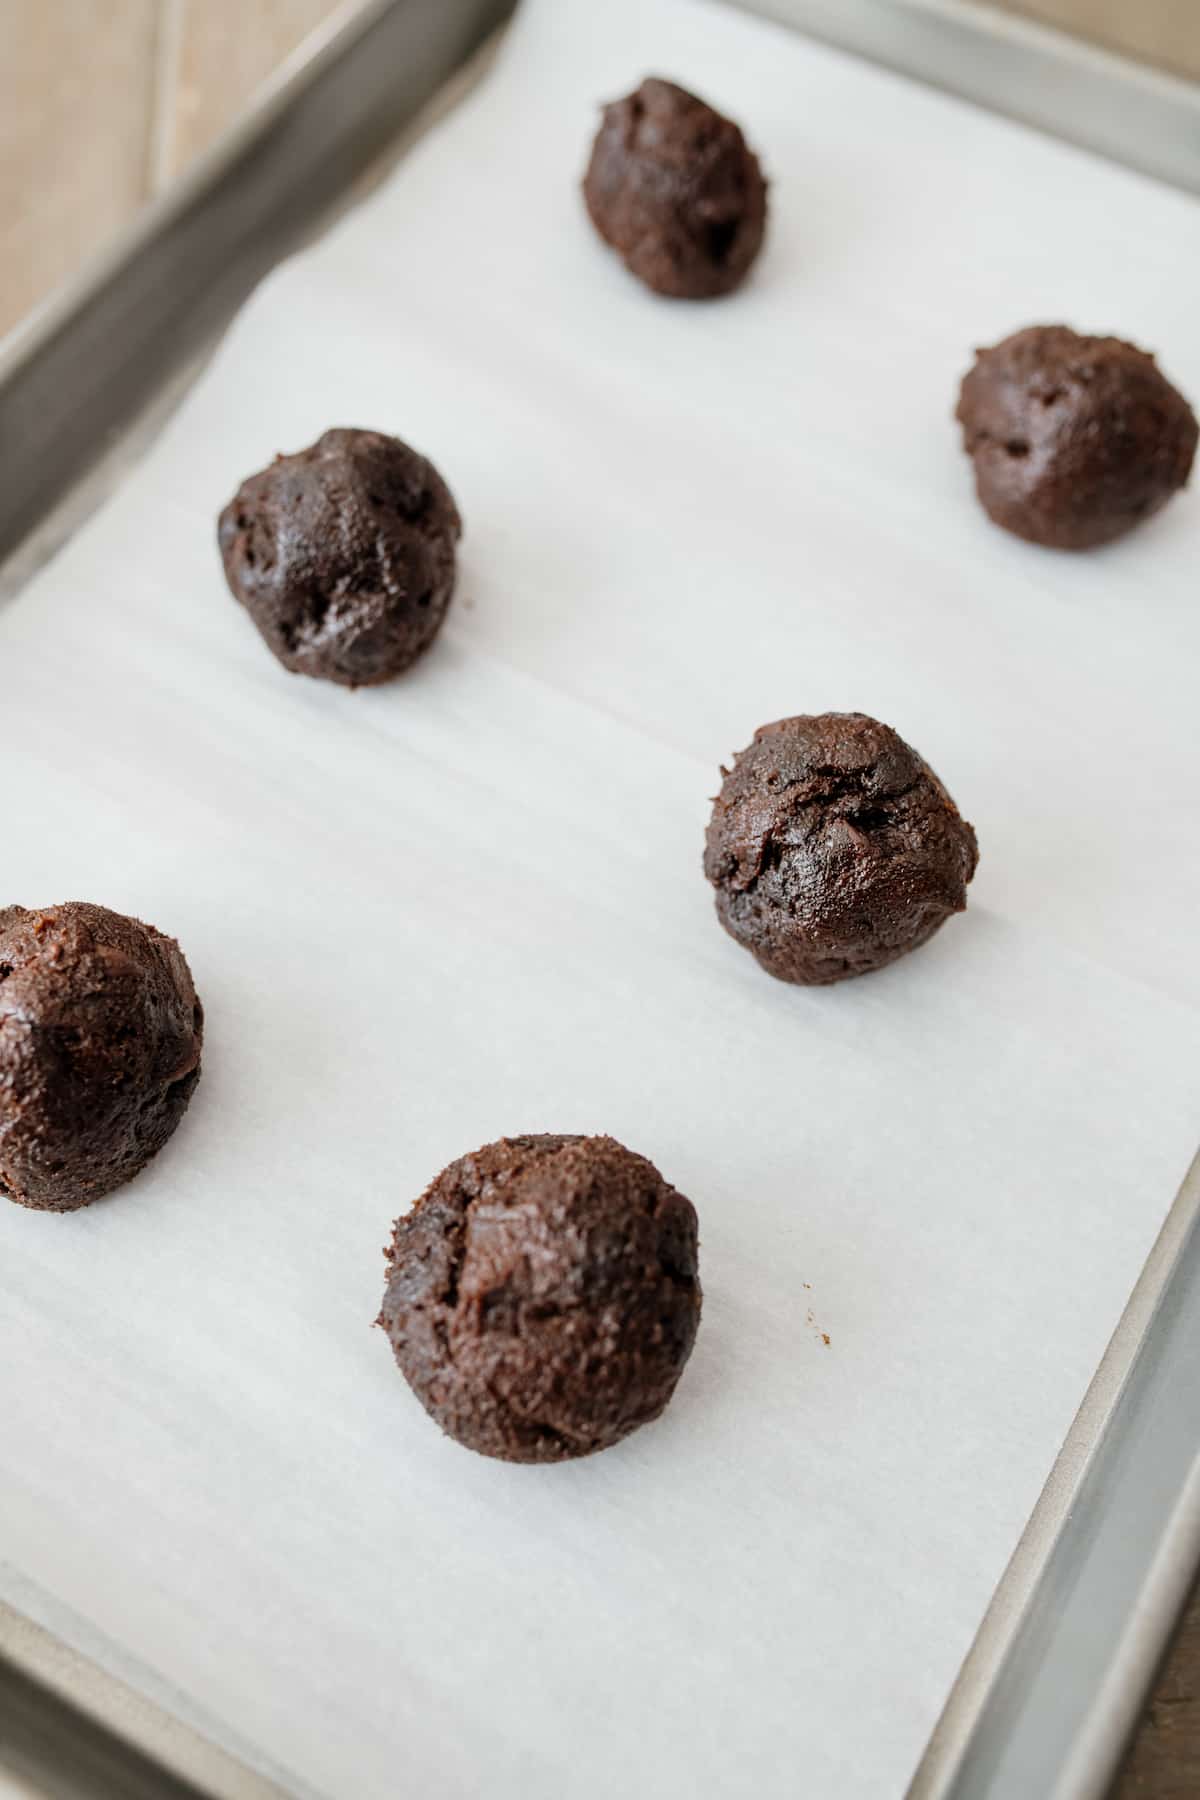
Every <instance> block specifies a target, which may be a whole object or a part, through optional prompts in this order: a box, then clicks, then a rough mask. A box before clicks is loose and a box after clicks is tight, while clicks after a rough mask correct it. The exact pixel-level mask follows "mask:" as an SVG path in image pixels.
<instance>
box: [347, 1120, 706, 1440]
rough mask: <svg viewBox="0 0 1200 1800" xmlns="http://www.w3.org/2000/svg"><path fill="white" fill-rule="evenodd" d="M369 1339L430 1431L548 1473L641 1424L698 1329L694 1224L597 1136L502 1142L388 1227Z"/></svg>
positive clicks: (453, 1168)
mask: <svg viewBox="0 0 1200 1800" xmlns="http://www.w3.org/2000/svg"><path fill="white" fill-rule="evenodd" d="M386 1254H387V1258H388V1279H387V1287H386V1290H385V1293H384V1299H383V1310H382V1312H381V1313H380V1315H379V1319H378V1323H379V1324H380V1325H382V1326H383V1328H384V1330H385V1331H386V1332H387V1334H388V1337H389V1339H390V1340H391V1345H392V1349H393V1351H394V1352H395V1357H396V1361H397V1363H398V1364H399V1365H400V1368H401V1370H402V1372H403V1374H404V1376H405V1378H406V1380H407V1381H408V1383H409V1385H410V1386H411V1387H412V1389H413V1392H414V1393H415V1394H416V1396H417V1398H418V1399H419V1400H420V1402H421V1404H422V1405H423V1406H424V1408H425V1410H426V1411H427V1412H428V1413H429V1414H430V1416H431V1417H432V1418H434V1419H436V1420H437V1422H438V1424H439V1425H440V1426H441V1427H442V1429H443V1431H446V1432H448V1433H449V1435H450V1436H451V1437H452V1438H456V1439H457V1440H458V1442H459V1443H460V1444H465V1445H466V1447H467V1448H468V1449H469V1450H478V1451H479V1452H480V1453H481V1454H482V1455H484V1456H498V1457H502V1458H503V1459H504V1460H505V1461H508V1462H561V1461H562V1460H564V1459H565V1458H567V1457H572V1456H588V1455H590V1453H591V1452H592V1451H593V1450H604V1449H606V1448H607V1447H608V1446H609V1445H610V1444H615V1443H617V1442H618V1440H619V1439H621V1438H623V1437H625V1436H626V1435H627V1433H629V1432H631V1431H635V1430H636V1429H637V1427H638V1426H639V1425H645V1424H646V1423H647V1421H648V1420H650V1419H655V1418H657V1417H658V1415H659V1413H660V1412H662V1410H663V1408H664V1407H665V1406H666V1404H667V1401H668V1400H669V1399H670V1398H671V1394H672V1392H673V1391H674V1388H675V1383H676V1382H677V1381H678V1379H679V1376H680V1373H681V1371H682V1369H683V1365H684V1364H685V1363H686V1361H687V1359H688V1356H689V1355H690V1353H691V1348H692V1343H693V1341H694V1339H695V1336H696V1327H697V1325H698V1323H699V1319H700V1282H699V1278H698V1275H697V1264H696V1214H695V1210H694V1208H693V1207H692V1204H691V1202H690V1201H689V1200H685V1199H684V1197H683V1195H682V1194H677V1193H676V1191H675V1189H674V1188H673V1187H671V1186H670V1185H669V1184H668V1183H667V1182H665V1181H664V1180H663V1178H662V1176H661V1175H660V1174H659V1173H658V1170H657V1169H656V1168H655V1167H654V1165H653V1163H649V1162H647V1161H646V1159H645V1157H643V1156H635V1155H634V1154H633V1152H632V1151H631V1150H626V1149H624V1148H623V1146H622V1145H620V1144H618V1143H617V1142H615V1140H614V1139H612V1138H608V1137H557V1136H546V1137H516V1138H501V1139H500V1141H499V1142H498V1143H495V1144H488V1145H487V1146H486V1147H485V1148H484V1149H482V1150H477V1151H476V1152H475V1153H474V1155H471V1156H463V1157H460V1158H459V1159H458V1161H457V1162H453V1163H451V1164H450V1166H449V1168H447V1169H444V1170H443V1171H442V1173H441V1174H440V1175H439V1176H438V1178H437V1180H436V1181H435V1182H434V1183H433V1185H432V1186H431V1187H430V1188H428V1189H427V1190H426V1192H425V1193H424V1194H423V1195H422V1196H421V1198H420V1199H419V1200H418V1201H417V1203H416V1205H415V1206H414V1207H413V1208H412V1210H411V1212H408V1213H406V1214H405V1215H404V1217H403V1218H401V1219H398V1220H397V1221H396V1229H395V1236H394V1239H393V1242H392V1245H391V1248H390V1250H388V1251H387V1252H386Z"/></svg>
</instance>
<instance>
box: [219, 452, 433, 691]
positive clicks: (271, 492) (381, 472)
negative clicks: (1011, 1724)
mask: <svg viewBox="0 0 1200 1800" xmlns="http://www.w3.org/2000/svg"><path fill="white" fill-rule="evenodd" d="M461 532H462V521H461V519H460V518H459V515H458V508H457V507H456V506H455V504H454V496H453V495H452V494H451V492H450V489H449V488H448V487H447V486H446V484H445V482H444V481H443V480H442V478H441V476H440V475H439V474H438V472H437V470H436V469H435V468H434V466H433V464H432V463H431V462H427V461H426V459H425V458H424V457H423V456H418V454H417V452H416V451H415V450H410V449H409V447H408V445H407V444H402V443H401V442H400V439H399V438H393V437H385V436H384V434H383V433H382V432H381V431H350V430H337V431H327V432H326V433H325V434H324V436H323V437H320V438H318V439H317V441H316V443H315V444H313V445H312V446H311V448H310V449H308V450H300V451H298V452H297V453H296V455H294V456H277V457H276V458H275V461H274V462H273V463H272V464H271V465H270V467H269V468H266V469H262V470H261V471H260V472H259V473H258V474H257V475H251V476H250V478H249V480H248V481H244V482H243V483H242V485H241V487H240V488H239V489H238V491H237V493H236V494H235V496H234V498H233V499H232V500H231V501H230V502H229V505H228V506H227V507H226V508H225V510H224V512H223V513H222V514H221V518H220V522H219V525H218V538H219V541H220V546H221V557H222V560H223V561H224V564H225V578H226V580H227V581H228V583H229V590H230V592H231V593H232V595H233V597H234V599H235V600H240V601H241V603H242V605H243V606H244V607H245V608H246V611H247V612H248V613H249V614H250V617H251V618H252V619H253V620H254V623H255V624H256V625H257V627H258V629H259V632H260V633H261V635H262V637H263V639H264V640H265V642H266V643H267V645H268V646H269V648H270V649H271V650H272V651H274V653H275V655H276V656H277V657H278V658H279V661H280V662H281V663H282V664H283V666H284V668H285V669H290V670H291V671H292V673H293V674H296V675H316V676H320V677H321V678H322V679H324V680H325V681H336V682H338V683H340V684H341V686H343V687H351V688H354V687H369V686H373V685H374V684H376V683H378V682H381V681H390V680H391V679H392V677H393V676H394V675H399V674H400V673H401V672H402V671H403V670H404V669H407V668H408V667H409V665H410V663H413V662H415V661H416V659H417V657H418V656H420V654H421V652H422V651H423V650H426V649H428V647H429V645H430V644H431V643H432V642H433V640H434V638H435V637H436V636H437V634H438V631H439V629H440V628H441V624H442V620H443V619H444V618H445V616H446V608H447V607H448V606H449V604H450V596H451V594H452V593H453V591H454V575H455V546H456V545H457V543H458V539H459V536H460V535H461Z"/></svg>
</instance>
